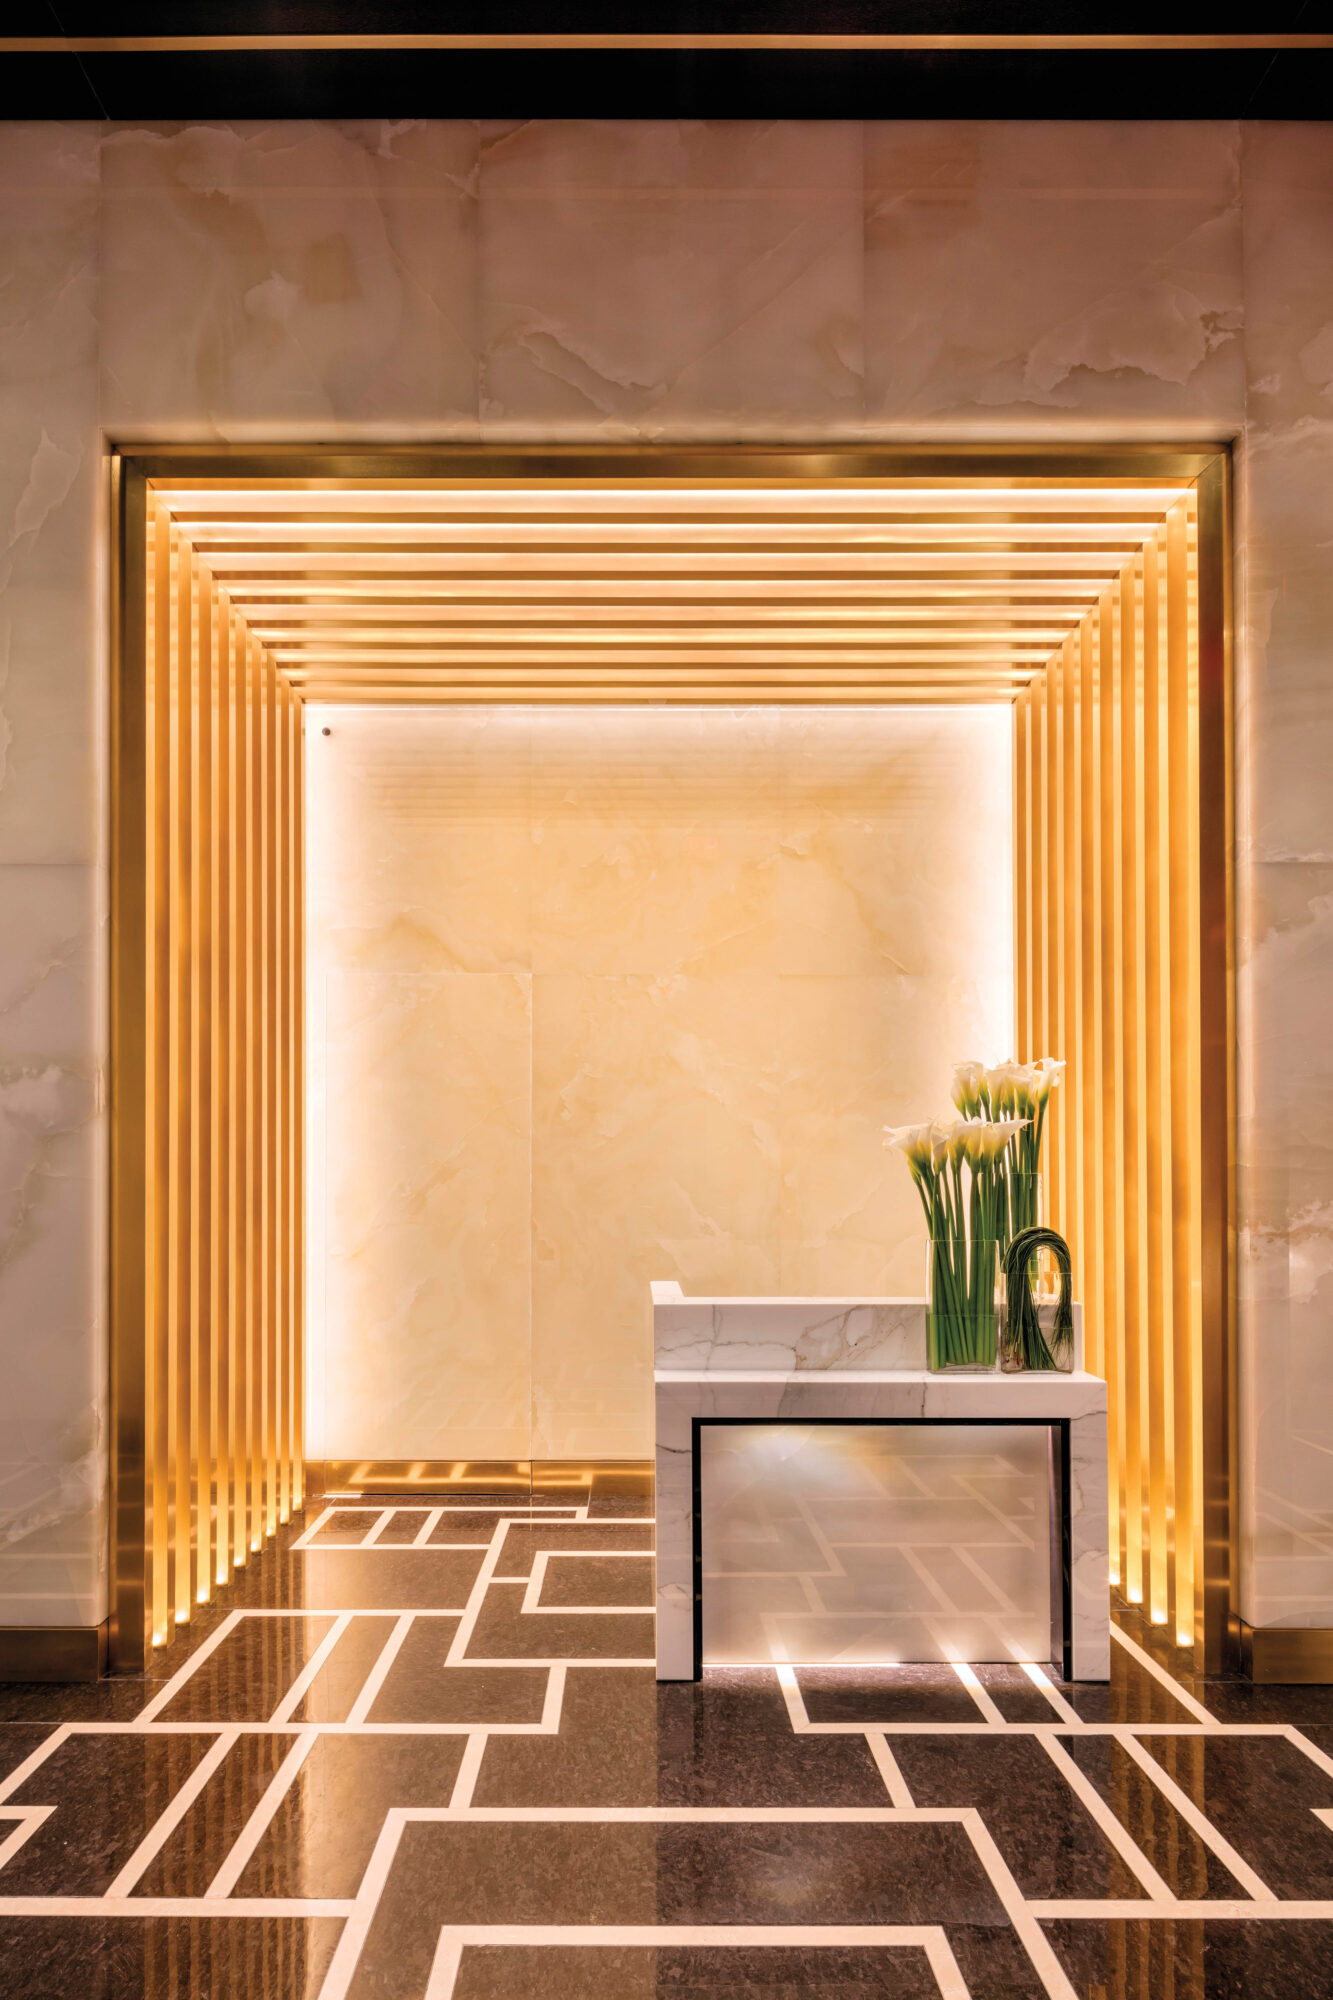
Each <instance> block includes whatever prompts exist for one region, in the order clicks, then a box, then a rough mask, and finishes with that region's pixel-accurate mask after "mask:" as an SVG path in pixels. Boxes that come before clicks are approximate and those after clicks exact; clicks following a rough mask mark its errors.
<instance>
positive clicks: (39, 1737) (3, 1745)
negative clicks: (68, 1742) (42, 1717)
mask: <svg viewBox="0 0 1333 2000" xmlns="http://www.w3.org/2000/svg"><path fill="white" fill-rule="evenodd" d="M50 1734H51V1730H50V1729H49V1728H48V1727H47V1726H46V1724H45V1723H43V1722H6V1723H0V1778H7V1777H8V1776H9V1774H10V1772H11V1771H16V1770H17V1769H18V1767H19V1765H20V1764H21V1763H22V1762H23V1761H24V1759H25V1758H26V1757H31V1755H32V1753H33V1751H34V1750H35V1749H36V1748H37V1747H38V1745H39V1744H41V1743H45V1741H46V1739H47V1737H48V1736H50Z"/></svg>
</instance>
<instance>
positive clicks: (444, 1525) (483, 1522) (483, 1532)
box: [428, 1506, 574, 1549]
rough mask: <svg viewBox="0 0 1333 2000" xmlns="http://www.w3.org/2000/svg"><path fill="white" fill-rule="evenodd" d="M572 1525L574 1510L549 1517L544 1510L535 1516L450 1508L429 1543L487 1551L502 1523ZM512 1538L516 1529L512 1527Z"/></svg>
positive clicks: (510, 1511)
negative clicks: (536, 1521) (548, 1522)
mask: <svg viewBox="0 0 1333 2000" xmlns="http://www.w3.org/2000/svg"><path fill="white" fill-rule="evenodd" d="M534 1519H536V1520H540V1521H559V1522H569V1521H572V1520H573V1519H574V1510H573V1508H572V1507H571V1508H570V1510H569V1512H568V1513H565V1514H548V1513H546V1511H545V1510H544V1509H543V1510H542V1511H541V1512H540V1513H538V1514H536V1515H533V1514H531V1513H529V1512H528V1510H527V1509H526V1508H524V1507H518V1506H514V1507H506V1508H499V1507H447V1508H446V1509H445V1511H444V1513H443V1514H442V1515H441V1516H440V1518H439V1520H438V1521H437V1522H436V1524H435V1526H434V1527H433V1528H432V1530H431V1536H430V1543H429V1544H428V1546H431V1547H434V1546H435V1545H436V1544H438V1543H449V1544H450V1545H452V1546H454V1547H457V1546H458V1545H459V1544H466V1546H467V1547H469V1548H483V1549H484V1548H486V1547H488V1546H489V1544H490V1540H491V1537H492V1535H493V1534H494V1533H495V1530H496V1528H497V1527H498V1526H499V1524H500V1522H501V1521H512V1522H515V1523H516V1524H518V1525H520V1526H523V1525H526V1524H527V1523H528V1522H529V1521H532V1520H534ZM509 1533H510V1534H511V1535H512V1534H513V1533H514V1529H513V1528H512V1527H511V1528H510V1529H509Z"/></svg>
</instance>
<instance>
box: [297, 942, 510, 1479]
mask: <svg viewBox="0 0 1333 2000" xmlns="http://www.w3.org/2000/svg"><path fill="white" fill-rule="evenodd" d="M325 1005H326V1017H325V1022H326V1025H325V1066H326V1082H325V1095H326V1112H325V1125H326V1133H327V1139H326V1144H327V1159H326V1163H325V1170H324V1174H323V1176H322V1177H321V1176H319V1174H318V1172H316V1174H315V1175H314V1176H312V1178H313V1180H314V1189H313V1190H312V1192H313V1195H314V1198H315V1199H320V1198H322V1200H323V1202H324V1204H325V1214H324V1217H323V1222H322V1235H323V1240H324V1245H325V1307H324V1326H323V1329H322V1331H323V1336H324V1337H323V1341H322V1343H321V1345H322V1355H321V1361H322V1373H323V1405H324V1410H323V1416H324V1432H323V1437H322V1439H321V1440H316V1441H313V1442H312V1443H311V1449H312V1450H313V1451H315V1452H316V1454H317V1455H318V1453H319V1450H320V1446H321V1445H322V1451H323V1453H324V1454H326V1455H328V1456H329V1457H334V1458H353V1457H359V1456H362V1455H365V1456H369V1457H378V1458H435V1457H439V1456H441V1455H442V1453H441V1447H442V1445H443V1447H444V1449H445V1451H447V1453H448V1455H451V1456H452V1455H454V1454H457V1455H459V1456H462V1457H473V1458H513V1457H521V1456H525V1455H526V1453H527V1449H528V1437H529V1424H528V1399H529V1381H530V1368H529V1360H528V1347H529V1338H530V1336H529V1285H528V1259H529V1228H528V1214H529V1176H530V1165H529V1155H530V1140H529V1118H530V1102H531V1078H530V1048H531V1027H530V996H529V983H528V980H527V978H526V977H525V976H523V975H521V974H513V973H448V972H445V973H436V972H421V973H407V972H359V971H356V970H352V969H350V968H348V969H344V970H341V971H339V972H334V973H331V974H330V975H329V979H328V983H327V988H326V1002H325Z"/></svg>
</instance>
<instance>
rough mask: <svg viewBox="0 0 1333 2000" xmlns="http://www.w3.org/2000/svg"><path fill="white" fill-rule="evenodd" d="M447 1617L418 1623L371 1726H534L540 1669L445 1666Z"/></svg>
mask: <svg viewBox="0 0 1333 2000" xmlns="http://www.w3.org/2000/svg"><path fill="white" fill-rule="evenodd" d="M456 1630H457V1620H456V1619H452V1618H418V1619H417V1620H416V1621H415V1622H414V1623H413V1625H412V1627H411V1630H410V1631H409V1632H408V1635H407V1637H406V1639H404V1641H403V1643H402V1645H401V1646H400V1647H399V1649H398V1652H397V1654H396V1656H395V1658H394V1662H393V1665H392V1666H391V1667H390V1669H389V1671H388V1674H387V1675H386V1677H385V1680H384V1684H383V1686H382V1687H381V1688H380V1691H379V1693H378V1695H377V1696H376V1697H375V1700H374V1702H373V1704H372V1706H371V1710H370V1715H369V1718H368V1719H369V1720H370V1721H371V1722H475V1723H485V1722H529V1723H532V1722H540V1721H541V1715H542V1708H543V1706H544V1704H545V1701H546V1685H547V1681H548V1679H549V1678H550V1676H549V1671H548V1669H547V1668H545V1667H446V1666H445V1664H444V1656H445V1654H446V1653H447V1652H448V1650H449V1644H450V1641H451V1640H452V1638H453V1636H454V1633H455V1631H456Z"/></svg>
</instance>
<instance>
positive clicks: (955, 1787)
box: [890, 1736, 1144, 1901]
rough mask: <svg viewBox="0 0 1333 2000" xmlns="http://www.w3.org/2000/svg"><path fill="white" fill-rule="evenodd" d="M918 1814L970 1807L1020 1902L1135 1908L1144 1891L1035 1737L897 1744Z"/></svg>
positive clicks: (908, 1739) (913, 1739) (917, 1739)
mask: <svg viewBox="0 0 1333 2000" xmlns="http://www.w3.org/2000/svg"><path fill="white" fill-rule="evenodd" d="M890 1748H891V1749H892V1751H893V1755H894V1756H895V1758H896V1759H897V1761H898V1768H899V1770H900V1771H901V1772H902V1774H903V1778H904V1780H905V1782H906V1784H907V1789H908V1791H909V1792H910V1793H911V1794H912V1798H913V1801H914V1803H915V1804H917V1805H918V1806H975V1807H976V1808H977V1810H978V1811H979V1812H980V1814H981V1817H982V1819H983V1820H984V1821H985V1823H986V1826H987V1829H988V1830H989V1832H990V1833H991V1835H992V1836H993V1838H994V1840H995V1844H996V1846H997V1847H998V1848H999V1850H1000V1852H1001V1854H1002V1855H1003V1856H1004V1858H1005V1860H1006V1861H1007V1862H1008V1864H1009V1867H1010V1869H1011V1870H1012V1872H1013V1875H1014V1878H1015V1880H1016V1881H1017V1883H1018V1886H1019V1888H1020V1889H1021V1890H1022V1892H1023V1894H1024V1895H1025V1896H1030V1897H1037V1896H1041V1897H1055V1896H1082V1897H1110V1896H1127V1897H1132V1898H1133V1899H1135V1900H1136V1901H1137V1900H1138V1899H1140V1898H1141V1897H1142V1896H1143V1893H1144V1891H1143V1888H1142V1885H1141V1884H1140V1883H1139V1881H1138V1879H1137V1877H1136V1876H1135V1875H1134V1874H1133V1873H1132V1872H1131V1871H1130V1869H1129V1868H1128V1867H1127V1865H1126V1864H1125V1862H1124V1861H1122V1860H1121V1858H1120V1856H1119V1855H1118V1854H1117V1853H1116V1851H1115V1849H1114V1848H1113V1847H1112V1846H1111V1843H1110V1842H1109V1841H1108V1839H1107V1838H1106V1835H1105V1834H1104V1833H1103V1832H1102V1830H1101V1828H1100V1827H1099V1826H1098V1825H1097V1822H1096V1820H1095V1819H1093V1817H1092V1815H1091V1813H1090V1812H1089V1811H1088V1809H1087V1807H1086V1806H1085V1805H1083V1804H1082V1802H1081V1801H1080V1800H1079V1799H1078V1798H1077V1797H1076V1796H1075V1794H1074V1792H1073V1791H1071V1789H1070V1787H1069V1784H1068V1782H1067V1781H1066V1779H1065V1778H1064V1777H1063V1776H1062V1775H1061V1773H1060V1772H1059V1771H1058V1770H1057V1769H1056V1766H1055V1764H1054V1763H1053V1762H1052V1760H1051V1758H1050V1757H1049V1756H1048V1755H1047V1753H1046V1751H1045V1750H1044V1749H1043V1748H1042V1746H1041V1744H1040V1743H1039V1742H1038V1741H1037V1740H1036V1739H1035V1737H1032V1736H998V1737H990V1738H986V1737H971V1738H959V1737H954V1738H950V1737H948V1736H895V1737H894V1738H893V1740H892V1743H891V1745H890Z"/></svg>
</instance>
